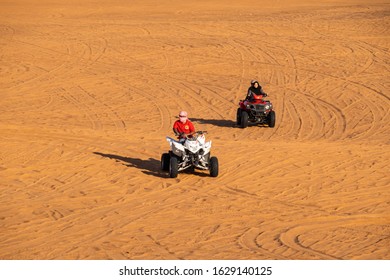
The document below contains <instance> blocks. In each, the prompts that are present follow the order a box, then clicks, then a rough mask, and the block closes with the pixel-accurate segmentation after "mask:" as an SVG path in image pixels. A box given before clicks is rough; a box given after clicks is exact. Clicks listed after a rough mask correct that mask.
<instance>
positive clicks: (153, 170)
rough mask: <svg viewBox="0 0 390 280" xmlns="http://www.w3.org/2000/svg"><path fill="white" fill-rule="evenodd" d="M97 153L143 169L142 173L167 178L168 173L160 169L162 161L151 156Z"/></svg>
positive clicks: (128, 165)
mask: <svg viewBox="0 0 390 280" xmlns="http://www.w3.org/2000/svg"><path fill="white" fill-rule="evenodd" d="M93 153H94V154H95V155H99V156H102V157H106V158H109V159H114V160H115V161H116V162H120V163H122V164H123V165H125V166H127V167H135V168H138V169H141V170H142V173H144V174H146V175H153V176H156V177H160V178H167V177H168V174H166V173H164V172H162V171H161V170H160V161H159V160H156V159H154V158H149V159H147V160H143V159H139V158H130V157H122V156H119V155H113V154H103V153H99V152H93Z"/></svg>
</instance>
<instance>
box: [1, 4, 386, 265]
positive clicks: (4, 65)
mask: <svg viewBox="0 0 390 280" xmlns="http://www.w3.org/2000/svg"><path fill="white" fill-rule="evenodd" d="M66 2H67V4H64V3H63V1H54V0H53V1H48V0H45V1H32V0H31V1H27V0H25V1H17V3H12V2H10V1H3V0H0V91H1V100H0V112H1V114H0V144H1V145H0V259H390V250H389V248H390V191H389V187H390V177H389V164H390V146H389V144H390V114H389V112H390V101H389V91H390V79H389V77H390V75H389V73H390V56H389V48H390V20H389V19H390V6H389V4H385V3H384V2H383V1H376V0H375V1H369V2H370V4H367V2H368V1H355V0H351V1H347V0H344V1H342V0H339V1H338V0H332V1H330V0H329V1H326V0H321V1H319V3H316V4H314V3H312V1H305V0H298V1H270V0H261V1H255V0H253V1H252V0H245V1H240V4H234V5H233V4H229V2H230V1H222V0H213V1H186V2H185V3H182V2H184V1H165V0H163V1H152V0H146V1H131V2H132V3H133V4H129V3H128V1H121V0H116V1H103V0H102V1H88V2H85V1H83V2H84V4H78V2H79V1H74V3H72V2H71V3H68V1H66ZM254 78H256V79H258V80H259V81H260V83H261V84H262V85H263V88H264V90H265V91H266V92H267V93H268V94H269V99H270V100H271V101H272V102H273V104H274V106H275V111H276V118H277V120H276V126H275V127H274V128H268V127H256V126H251V127H248V128H246V129H241V128H239V127H237V126H236V125H235V112H236V109H237V104H238V101H239V100H240V99H241V98H243V97H244V96H245V93H246V90H247V88H248V86H249V82H250V80H251V79H254ZM182 109H185V110H187V111H188V112H189V116H190V119H192V120H193V121H194V124H195V125H196V128H197V129H203V130H207V131H208V132H209V133H208V136H207V137H208V138H209V139H211V140H212V141H213V149H212V153H213V154H214V155H215V156H217V157H218V159H219V162H220V175H219V176H218V177H217V178H211V177H209V176H208V174H207V173H206V172H200V171H199V172H196V173H195V174H192V173H188V172H184V173H180V174H179V176H178V178H177V179H171V178H168V174H166V173H164V172H162V171H160V156H161V153H163V152H165V151H166V150H167V149H168V147H169V146H168V143H167V142H166V141H165V136H167V135H172V131H171V127H172V124H173V122H174V121H175V120H176V116H177V114H178V112H179V111H180V110H182Z"/></svg>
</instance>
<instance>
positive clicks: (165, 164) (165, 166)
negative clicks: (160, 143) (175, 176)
mask: <svg viewBox="0 0 390 280" xmlns="http://www.w3.org/2000/svg"><path fill="white" fill-rule="evenodd" d="M170 159H171V156H170V155H169V154H168V153H163V154H162V155H161V170H162V171H168V170H169V162H170Z"/></svg>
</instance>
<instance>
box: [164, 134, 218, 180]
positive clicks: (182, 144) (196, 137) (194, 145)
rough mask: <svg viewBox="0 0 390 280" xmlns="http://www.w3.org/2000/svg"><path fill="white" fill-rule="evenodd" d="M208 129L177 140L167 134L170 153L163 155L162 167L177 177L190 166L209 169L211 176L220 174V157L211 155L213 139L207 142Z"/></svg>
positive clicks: (173, 176)
mask: <svg viewBox="0 0 390 280" xmlns="http://www.w3.org/2000/svg"><path fill="white" fill-rule="evenodd" d="M206 133H207V131H197V132H195V133H193V134H190V135H188V136H187V138H186V139H183V140H180V141H177V140H175V139H173V138H171V137H168V136H167V138H166V139H167V141H168V142H169V145H170V146H171V149H170V151H169V152H168V153H163V154H162V156H161V169H162V170H163V171H168V172H169V177H171V178H176V177H177V174H178V172H179V171H182V170H185V169H188V168H191V167H192V168H198V169H201V170H209V171H210V176H211V177H217V176H218V158H217V157H210V149H211V141H208V142H206V138H205V136H204V135H205V134H206Z"/></svg>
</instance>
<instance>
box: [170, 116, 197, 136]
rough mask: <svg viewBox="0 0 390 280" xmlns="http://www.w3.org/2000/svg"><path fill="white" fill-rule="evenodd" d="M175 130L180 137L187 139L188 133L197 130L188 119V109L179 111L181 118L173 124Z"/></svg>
mask: <svg viewBox="0 0 390 280" xmlns="http://www.w3.org/2000/svg"><path fill="white" fill-rule="evenodd" d="M173 132H174V133H175V135H177V136H179V139H183V138H184V139H185V138H186V137H187V135H188V134H191V133H194V132H195V127H194V125H193V124H192V122H191V121H190V120H189V119H188V114H187V112H186V111H181V112H180V113H179V119H178V120H177V121H175V123H174V124H173Z"/></svg>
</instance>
